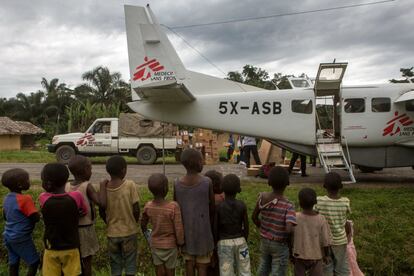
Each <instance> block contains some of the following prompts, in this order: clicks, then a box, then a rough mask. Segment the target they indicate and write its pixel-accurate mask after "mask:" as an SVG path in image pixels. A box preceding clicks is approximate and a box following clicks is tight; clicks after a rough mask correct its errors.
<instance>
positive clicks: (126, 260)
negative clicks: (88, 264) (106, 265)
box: [108, 234, 138, 275]
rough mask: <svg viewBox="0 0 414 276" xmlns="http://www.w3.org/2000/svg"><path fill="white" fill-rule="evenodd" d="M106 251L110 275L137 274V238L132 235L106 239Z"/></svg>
mask: <svg viewBox="0 0 414 276" xmlns="http://www.w3.org/2000/svg"><path fill="white" fill-rule="evenodd" d="M108 251H109V258H110V264H111V273H112V275H122V270H123V269H125V274H128V275H135V274H136V273H137V254H138V237H137V234H133V235H131V236H127V237H108Z"/></svg>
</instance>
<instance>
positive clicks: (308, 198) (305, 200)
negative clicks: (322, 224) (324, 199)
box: [299, 188, 316, 210]
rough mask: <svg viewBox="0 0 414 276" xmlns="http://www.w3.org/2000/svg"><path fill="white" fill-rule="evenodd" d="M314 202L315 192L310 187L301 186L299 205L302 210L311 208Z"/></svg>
mask: <svg viewBox="0 0 414 276" xmlns="http://www.w3.org/2000/svg"><path fill="white" fill-rule="evenodd" d="M315 204H316V192H315V190H313V189H311V188H303V189H302V190H300V191H299V205H300V207H301V208H302V209H303V210H312V209H313V205H315Z"/></svg>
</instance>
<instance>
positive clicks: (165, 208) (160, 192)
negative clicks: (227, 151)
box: [141, 173, 184, 276]
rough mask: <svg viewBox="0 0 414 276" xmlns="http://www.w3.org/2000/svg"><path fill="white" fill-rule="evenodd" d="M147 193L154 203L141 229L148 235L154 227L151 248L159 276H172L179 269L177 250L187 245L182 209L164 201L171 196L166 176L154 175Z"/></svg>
mask: <svg viewBox="0 0 414 276" xmlns="http://www.w3.org/2000/svg"><path fill="white" fill-rule="evenodd" d="M148 189H149V190H150V191H151V193H152V194H153V195H154V199H153V200H152V201H150V202H147V203H146V204H145V207H144V212H143V214H142V219H141V229H142V232H143V233H146V232H147V225H148V223H150V224H151V225H152V233H151V239H150V240H151V241H150V246H151V252H152V260H153V262H154V265H155V271H156V274H157V276H173V275H175V267H176V266H177V256H178V247H179V246H182V245H183V244H184V229H183V223H182V220H181V211H180V206H178V204H177V202H175V201H170V200H166V199H165V196H166V195H167V193H168V179H167V178H166V177H165V175H163V174H159V173H157V174H153V175H151V176H150V178H149V179H148Z"/></svg>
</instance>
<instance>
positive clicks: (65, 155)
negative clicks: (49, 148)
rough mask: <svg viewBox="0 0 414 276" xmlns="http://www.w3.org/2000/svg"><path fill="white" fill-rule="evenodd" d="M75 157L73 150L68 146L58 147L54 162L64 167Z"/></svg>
mask: <svg viewBox="0 0 414 276" xmlns="http://www.w3.org/2000/svg"><path fill="white" fill-rule="evenodd" d="M75 155H76V152H75V149H74V148H73V147H71V146H69V145H63V146H60V147H59V148H58V149H57V150H56V160H57V161H58V162H59V163H62V164H65V165H66V164H68V163H69V160H70V159H71V158H72V157H73V156H75Z"/></svg>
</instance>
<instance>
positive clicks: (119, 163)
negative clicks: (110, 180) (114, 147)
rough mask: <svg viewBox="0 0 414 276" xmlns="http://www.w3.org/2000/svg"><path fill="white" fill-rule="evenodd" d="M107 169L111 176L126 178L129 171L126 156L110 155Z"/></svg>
mask: <svg viewBox="0 0 414 276" xmlns="http://www.w3.org/2000/svg"><path fill="white" fill-rule="evenodd" d="M106 171H107V172H108V173H109V175H110V176H111V177H117V178H120V179H124V177H125V175H126V172H127V163H126V161H125V158H123V157H122V156H120V155H115V156H111V157H109V159H108V160H107V161H106Z"/></svg>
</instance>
